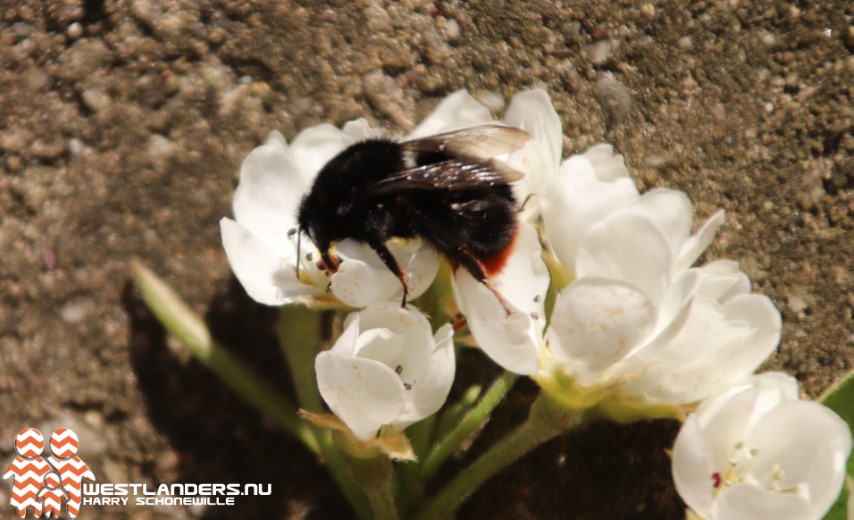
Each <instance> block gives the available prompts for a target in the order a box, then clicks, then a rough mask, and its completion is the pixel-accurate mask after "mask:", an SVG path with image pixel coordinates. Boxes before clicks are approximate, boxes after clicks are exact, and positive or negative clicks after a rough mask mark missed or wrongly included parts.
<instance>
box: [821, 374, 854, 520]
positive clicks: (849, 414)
mask: <svg viewBox="0 0 854 520" xmlns="http://www.w3.org/2000/svg"><path fill="white" fill-rule="evenodd" d="M819 402H821V404H823V405H824V406H826V407H828V408H830V409H831V410H833V411H834V412H836V413H837V415H839V416H840V417H842V420H843V421H845V422H846V423H848V429H849V430H851V431H852V432H854V370H852V371H851V372H848V374H846V375H845V377H843V378H842V379H841V380H840V381H839V382H838V383H836V384H835V385H833V386H832V387H830V388H829V389H828V390H827V391H826V392H825V393H824V395H822V396H821V398H820V399H819ZM846 473H847V474H848V478H847V484H846V485H845V486H843V487H842V493H840V494H839V498H837V499H836V502H835V503H834V504H833V507H831V508H830V511H828V512H827V514H826V515H825V516H824V519H825V520H846V518H848V516H847V514H846V511H847V509H848V495H849V493H851V489H852V480H854V453H852V454H851V455H850V456H849V457H848V469H847V471H846Z"/></svg>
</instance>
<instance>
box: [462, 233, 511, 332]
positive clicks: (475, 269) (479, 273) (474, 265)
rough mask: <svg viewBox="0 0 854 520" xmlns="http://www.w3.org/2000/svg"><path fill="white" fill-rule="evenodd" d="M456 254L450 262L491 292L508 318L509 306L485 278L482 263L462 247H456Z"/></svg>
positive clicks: (484, 269)
mask: <svg viewBox="0 0 854 520" xmlns="http://www.w3.org/2000/svg"><path fill="white" fill-rule="evenodd" d="M456 252H457V254H456V255H454V256H453V258H452V260H454V261H456V262H458V263H459V264H460V265H461V266H463V267H464V268H465V270H466V271H468V272H469V274H471V275H472V276H473V277H474V279H475V280H477V281H478V282H480V283H482V284H483V285H485V286H486V288H487V289H489V290H490V291H492V294H494V295H495V297H496V298H498V302H499V303H500V304H501V306H502V307H504V312H505V313H506V314H507V316H510V314H512V312H513V311H511V310H510V306H509V305H508V304H507V301H506V300H505V299H504V297H503V296H501V293H500V292H498V289H496V288H495V286H494V285H492V282H490V281H489V278H488V277H487V276H486V268H485V267H484V266H483V263H481V261H480V260H478V259H477V257H476V256H474V255H473V254H472V252H471V251H469V250H468V249H466V247H465V246H463V245H458V246H457V250H456Z"/></svg>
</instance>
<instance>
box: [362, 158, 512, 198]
mask: <svg viewBox="0 0 854 520" xmlns="http://www.w3.org/2000/svg"><path fill="white" fill-rule="evenodd" d="M521 178H522V174H521V173H519V172H517V171H516V170H514V169H512V168H509V167H507V166H503V165H498V164H496V163H495V161H480V162H469V161H464V160H458V159H450V160H447V161H442V162H438V163H434V164H427V165H424V166H416V167H415V168H409V169H406V170H402V171H400V172H398V173H395V174H393V175H390V176H388V177H385V178H383V179H381V180H379V181H377V182H375V183H374V184H372V185H371V187H370V190H368V191H369V192H370V193H371V194H372V195H384V194H388V193H397V192H404V191H435V190H470V189H475V188H488V187H490V186H495V185H497V184H507V183H509V182H513V181H517V180H519V179H521Z"/></svg>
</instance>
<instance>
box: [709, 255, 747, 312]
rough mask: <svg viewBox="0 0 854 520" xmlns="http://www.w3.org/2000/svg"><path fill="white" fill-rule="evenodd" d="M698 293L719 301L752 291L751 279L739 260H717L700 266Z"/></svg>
mask: <svg viewBox="0 0 854 520" xmlns="http://www.w3.org/2000/svg"><path fill="white" fill-rule="evenodd" d="M697 293H698V294H702V295H704V296H708V297H709V298H712V299H714V300H717V301H719V302H726V301H727V300H729V299H730V298H732V297H733V296H737V295H739V294H748V293H750V279H749V278H748V277H747V275H746V274H744V273H743V272H742V271H741V270H739V268H738V262H733V261H732V260H716V261H714V262H710V263H708V264H706V265H704V266H703V267H701V268H700V287H699V288H698V289H697Z"/></svg>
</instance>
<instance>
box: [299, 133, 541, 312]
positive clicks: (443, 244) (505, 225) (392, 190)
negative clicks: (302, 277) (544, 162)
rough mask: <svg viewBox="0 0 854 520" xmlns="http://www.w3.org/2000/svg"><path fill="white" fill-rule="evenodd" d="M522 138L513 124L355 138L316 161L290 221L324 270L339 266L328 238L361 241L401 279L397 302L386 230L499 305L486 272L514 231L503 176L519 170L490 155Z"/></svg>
mask: <svg viewBox="0 0 854 520" xmlns="http://www.w3.org/2000/svg"><path fill="white" fill-rule="evenodd" d="M527 141H528V134H527V133H526V132H525V131H523V130H520V129H518V128H511V127H506V126H500V125H484V126H478V127H473V128H468V129H464V130H459V131H456V132H448V133H443V134H438V135H434V136H431V137H426V138H423V139H414V140H411V141H405V142H401V143H399V142H395V141H392V140H390V139H369V140H366V141H363V142H359V143H356V144H354V145H352V146H350V147H348V148H347V149H345V150H344V151H342V152H341V153H339V154H338V155H337V156H335V157H334V158H333V159H332V160H330V161H329V162H328V163H327V164H326V165H325V166H324V167H323V168H322V169H321V170H320V173H318V175H317V178H316V179H315V181H314V185H313V186H312V187H311V190H310V191H309V192H308V193H307V194H306V195H305V196H304V197H303V199H302V201H301V203H300V207H299V214H298V215H297V221H298V223H299V228H300V230H301V231H304V232H305V233H306V234H307V235H308V236H309V238H311V240H312V241H313V242H314V244H315V245H316V246H317V248H318V250H319V251H320V254H321V258H322V263H321V265H320V266H321V268H323V269H325V270H327V271H329V272H335V271H336V270H337V268H338V263H339V261H338V259H337V258H336V257H335V256H334V255H332V254H330V248H331V247H332V246H333V245H334V244H335V243H336V242H338V241H341V240H344V239H346V238H352V239H354V240H357V241H359V242H363V243H367V244H368V245H369V246H370V247H371V248H372V249H373V250H374V251H376V252H377V254H378V255H379V256H380V258H381V259H382V260H383V262H384V263H385V265H386V266H387V267H388V268H389V270H391V272H393V273H394V274H395V275H396V276H397V278H398V279H399V280H400V283H401V284H403V302H402V305H404V306H405V305H406V299H407V296H408V294H409V293H408V287H407V284H406V274H405V273H404V272H403V269H402V268H401V267H400V265H399V264H398V263H397V260H396V259H395V258H394V256H393V255H392V254H391V252H390V251H389V249H388V247H386V242H387V241H388V240H389V239H393V238H413V237H420V238H422V239H423V240H424V241H425V242H426V243H428V244H429V245H430V246H432V247H434V248H435V249H437V250H438V251H439V252H440V253H441V254H442V255H444V256H445V257H446V258H447V259H448V260H449V261H450V262H451V263H452V264H453V266H454V268H457V267H462V268H464V269H465V270H467V271H468V272H469V273H471V275H472V276H473V277H474V278H475V279H476V280H478V281H480V282H482V283H484V284H485V285H486V286H487V287H489V288H490V290H492V291H493V292H494V293H495V294H496V295H497V296H498V298H499V300H500V301H501V302H502V304H504V300H503V298H501V296H500V295H499V294H498V293H497V292H496V291H495V289H493V288H492V285H491V284H490V283H489V279H488V277H489V276H490V275H492V274H495V273H497V272H499V271H500V270H501V268H502V267H503V266H504V263H505V262H506V260H507V257H508V256H509V254H510V252H511V250H512V248H513V243H514V241H515V239H516V233H517V230H518V224H517V221H516V214H517V212H518V207H517V201H516V199H515V198H514V196H513V191H512V188H511V187H510V185H509V183H511V182H513V181H516V180H519V179H521V178H522V174H521V173H519V172H518V171H516V170H513V169H511V168H509V167H508V166H506V165H504V164H503V163H501V162H498V161H496V160H494V159H493V158H494V157H496V156H499V155H503V154H506V153H510V152H513V151H515V150H518V149H520V148H522V147H523V146H524V145H525V143H526V142H527ZM504 307H505V310H506V309H507V306H506V305H504ZM508 312H509V311H508Z"/></svg>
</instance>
